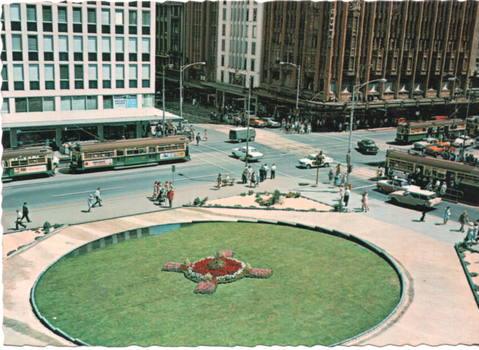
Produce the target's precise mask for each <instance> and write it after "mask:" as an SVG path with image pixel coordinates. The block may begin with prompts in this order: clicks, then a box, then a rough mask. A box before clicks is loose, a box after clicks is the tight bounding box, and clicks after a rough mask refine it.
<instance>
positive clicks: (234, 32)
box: [221, 23, 258, 38]
mask: <svg viewBox="0 0 479 350" xmlns="http://www.w3.org/2000/svg"><path fill="white" fill-rule="evenodd" d="M221 35H222V36H226V24H222V25H221ZM248 35H249V25H247V24H246V25H243V24H233V23H231V24H230V37H239V38H242V37H245V38H247V37H248ZM257 35H258V26H253V28H252V32H251V37H252V38H256V36H257Z"/></svg>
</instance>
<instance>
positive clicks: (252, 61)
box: [250, 59, 255, 72]
mask: <svg viewBox="0 0 479 350" xmlns="http://www.w3.org/2000/svg"><path fill="white" fill-rule="evenodd" d="M250 68H251V69H250V70H251V71H252V72H254V68H255V60H254V59H251V67H250Z"/></svg>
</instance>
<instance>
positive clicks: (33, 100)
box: [27, 97, 43, 112]
mask: <svg viewBox="0 0 479 350" xmlns="http://www.w3.org/2000/svg"><path fill="white" fill-rule="evenodd" d="M27 100H28V112H42V111H43V103H42V102H43V101H42V98H41V97H28V98H27Z"/></svg>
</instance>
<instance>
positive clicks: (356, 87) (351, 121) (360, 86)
mask: <svg viewBox="0 0 479 350" xmlns="http://www.w3.org/2000/svg"><path fill="white" fill-rule="evenodd" d="M386 81H387V80H386V79H375V80H371V81H368V82H365V83H363V84H359V85H355V86H353V100H352V101H351V114H350V116H349V147H348V154H347V156H346V163H347V164H346V174H347V175H346V186H347V187H349V171H348V170H349V169H348V168H349V164H351V150H352V144H353V120H354V100H355V97H356V91H357V90H359V89H361V88H362V87H363V86H365V85H367V84H370V83H375V82H381V83H385V82H386Z"/></svg>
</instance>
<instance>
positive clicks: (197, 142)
mask: <svg viewBox="0 0 479 350" xmlns="http://www.w3.org/2000/svg"><path fill="white" fill-rule="evenodd" d="M200 141H201V135H200V133H198V135H196V146H199V145H200Z"/></svg>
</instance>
